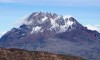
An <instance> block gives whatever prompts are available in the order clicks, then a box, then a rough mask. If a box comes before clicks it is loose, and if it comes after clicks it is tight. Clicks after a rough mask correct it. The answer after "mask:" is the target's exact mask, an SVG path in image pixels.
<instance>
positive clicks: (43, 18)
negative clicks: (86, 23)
mask: <svg viewBox="0 0 100 60" xmlns="http://www.w3.org/2000/svg"><path fill="white" fill-rule="evenodd" d="M24 22H25V23H24V24H26V25H30V26H31V27H32V32H31V33H34V32H37V31H38V32H40V31H41V32H43V31H44V30H50V31H53V32H57V33H61V32H65V31H67V30H72V29H74V28H75V27H76V26H77V25H78V24H79V23H78V22H77V21H76V19H75V18H73V17H72V16H70V15H68V16H67V15H66V16H62V15H58V14H55V13H53V14H52V13H48V12H47V13H44V12H35V13H32V14H31V15H30V16H29V17H28V18H26V19H25V20H24ZM69 28H70V29H69Z"/></svg>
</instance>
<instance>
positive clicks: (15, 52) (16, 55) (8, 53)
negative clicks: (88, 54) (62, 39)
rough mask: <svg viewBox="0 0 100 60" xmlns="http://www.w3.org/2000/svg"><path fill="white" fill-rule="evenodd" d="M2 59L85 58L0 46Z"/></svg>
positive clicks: (55, 59) (51, 59)
mask: <svg viewBox="0 0 100 60" xmlns="http://www.w3.org/2000/svg"><path fill="white" fill-rule="evenodd" d="M0 60H84V59H82V58H80V57H75V56H66V55H57V54H52V53H47V52H38V51H26V50H20V49H2V48H0Z"/></svg>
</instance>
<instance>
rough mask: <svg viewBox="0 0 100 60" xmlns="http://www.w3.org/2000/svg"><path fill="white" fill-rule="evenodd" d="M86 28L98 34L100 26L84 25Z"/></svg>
mask: <svg viewBox="0 0 100 60" xmlns="http://www.w3.org/2000/svg"><path fill="white" fill-rule="evenodd" d="M86 27H87V28H88V29H90V30H96V31H98V32H100V25H86Z"/></svg>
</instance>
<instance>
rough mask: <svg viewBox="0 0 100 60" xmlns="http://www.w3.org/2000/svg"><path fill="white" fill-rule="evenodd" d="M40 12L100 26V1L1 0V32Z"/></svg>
mask: <svg viewBox="0 0 100 60" xmlns="http://www.w3.org/2000/svg"><path fill="white" fill-rule="evenodd" d="M40 11H42V12H53V13H57V14H59V15H71V16H73V17H75V18H76V19H77V20H78V21H79V22H80V23H81V24H83V25H100V19H99V18H100V0H81V1H80V0H0V32H4V31H8V30H10V29H11V28H13V27H14V26H16V22H17V21H19V20H20V19H22V18H23V17H25V16H28V15H29V14H31V13H32V12H40Z"/></svg>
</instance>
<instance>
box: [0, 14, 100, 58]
mask: <svg viewBox="0 0 100 60" xmlns="http://www.w3.org/2000/svg"><path fill="white" fill-rule="evenodd" d="M99 43H100V33H98V32H96V31H91V30H88V29H87V28H86V27H84V26H82V25H81V24H80V23H79V22H77V21H76V19H75V18H73V17H66V18H64V17H63V16H61V15H57V14H55V13H54V14H52V13H43V12H35V13H32V14H31V15H30V16H29V17H28V18H26V19H25V20H24V23H23V24H22V25H21V26H20V27H19V28H13V29H11V31H8V32H7V33H6V34H5V35H4V36H3V37H2V38H1V39H0V47H3V48H20V49H26V50H31V51H47V52H52V53H59V54H71V55H75V56H82V57H84V58H86V59H87V60H100V51H99V50H100V44H99Z"/></svg>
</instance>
